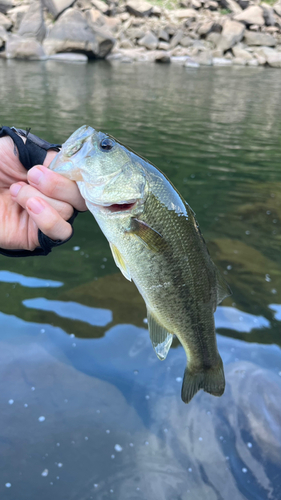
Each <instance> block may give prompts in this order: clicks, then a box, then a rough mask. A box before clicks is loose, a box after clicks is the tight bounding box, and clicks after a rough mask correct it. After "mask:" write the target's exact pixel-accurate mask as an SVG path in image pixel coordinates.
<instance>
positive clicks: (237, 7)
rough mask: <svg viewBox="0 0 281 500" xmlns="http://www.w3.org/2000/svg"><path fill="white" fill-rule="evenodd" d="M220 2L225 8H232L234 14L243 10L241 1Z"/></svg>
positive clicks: (224, 0) (227, 0)
mask: <svg viewBox="0 0 281 500" xmlns="http://www.w3.org/2000/svg"><path fill="white" fill-rule="evenodd" d="M220 4H221V5H222V7H224V8H225V9H229V10H231V12H233V14H240V12H242V10H243V9H242V7H240V5H239V3H238V2H235V0H221V1H220Z"/></svg>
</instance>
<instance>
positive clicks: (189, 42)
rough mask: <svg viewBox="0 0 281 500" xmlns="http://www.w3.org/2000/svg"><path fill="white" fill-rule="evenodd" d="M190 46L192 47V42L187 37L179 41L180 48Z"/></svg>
mask: <svg viewBox="0 0 281 500" xmlns="http://www.w3.org/2000/svg"><path fill="white" fill-rule="evenodd" d="M191 45H193V40H192V38H190V37H189V36H184V37H183V38H182V39H181V46H182V47H191Z"/></svg>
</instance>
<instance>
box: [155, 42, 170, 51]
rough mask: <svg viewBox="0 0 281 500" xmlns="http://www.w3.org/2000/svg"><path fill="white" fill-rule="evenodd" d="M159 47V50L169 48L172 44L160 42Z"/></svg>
mask: <svg viewBox="0 0 281 500" xmlns="http://www.w3.org/2000/svg"><path fill="white" fill-rule="evenodd" d="M157 48H158V49H159V50H169V48H170V44H169V43H168V42H160V43H158V47H157Z"/></svg>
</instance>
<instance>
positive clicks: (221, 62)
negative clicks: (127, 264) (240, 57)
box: [213, 57, 232, 66]
mask: <svg viewBox="0 0 281 500" xmlns="http://www.w3.org/2000/svg"><path fill="white" fill-rule="evenodd" d="M231 64H232V60H231V59H226V58H225V57H214V58H213V65H214V66H231Z"/></svg>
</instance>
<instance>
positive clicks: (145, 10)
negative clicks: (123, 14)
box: [126, 0, 153, 17]
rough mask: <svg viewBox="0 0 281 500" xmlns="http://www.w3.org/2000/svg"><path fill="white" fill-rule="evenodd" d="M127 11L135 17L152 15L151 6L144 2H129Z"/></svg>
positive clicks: (142, 0) (130, 0)
mask: <svg viewBox="0 0 281 500" xmlns="http://www.w3.org/2000/svg"><path fill="white" fill-rule="evenodd" d="M126 7H127V11H128V12H130V14H133V15H134V16H137V17H144V16H149V15H150V14H151V13H152V9H153V5H151V4H150V3H148V2H146V0H129V2H128V3H127V6H126Z"/></svg>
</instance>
